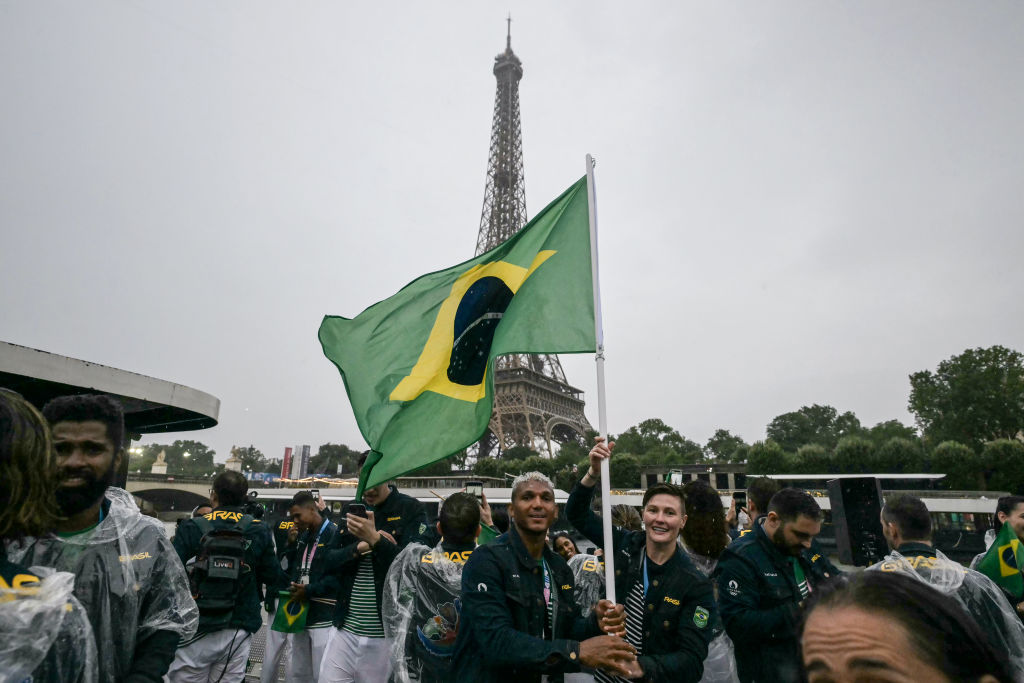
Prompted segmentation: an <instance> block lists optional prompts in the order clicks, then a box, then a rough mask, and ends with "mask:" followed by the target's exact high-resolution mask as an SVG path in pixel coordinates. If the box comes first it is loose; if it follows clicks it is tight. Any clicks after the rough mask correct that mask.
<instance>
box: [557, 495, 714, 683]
mask: <svg viewBox="0 0 1024 683" xmlns="http://www.w3.org/2000/svg"><path fill="white" fill-rule="evenodd" d="M595 488H596V487H592V486H584V485H583V484H582V482H579V483H577V484H576V486H575V487H573V490H572V493H570V494H569V500H568V501H566V503H565V515H566V517H568V518H569V521H570V522H571V523H572V525H573V526H574V527H576V529H577V530H578V531H579V532H580V533H581V534H583V535H584V536H586V537H587V538H589V539H590V540H591V541H592V542H594V543H597V544H598V545H601V546H603V545H604V527H603V525H602V522H601V518H600V517H598V516H597V515H596V514H594V512H593V510H592V509H591V505H590V503H591V500H592V499H593V497H594V489H595ZM612 543H613V545H614V548H615V597H616V599H617V600H618V602H619V603H621V604H625V601H626V596H628V595H629V591H630V590H631V589H632V588H633V585H634V584H635V583H636V582H637V580H638V579H639V580H643V577H642V574H641V572H642V564H641V560H643V558H644V556H645V555H646V553H647V550H646V548H647V534H646V533H645V532H643V531H626V530H625V529H620V528H618V527H614V528H613V529H612ZM606 552H607V550H606ZM662 577H663V578H662V579H661V580H654V581H651V583H650V585H649V586H648V589H647V594H646V596H645V600H644V608H645V610H644V627H643V628H644V632H643V654H641V655H640V657H639V661H640V666H641V667H642V668H643V670H644V678H643V679H642V680H647V681H667V680H672V681H680V682H681V683H688V682H693V683H696V682H697V681H699V680H700V679H701V676H702V675H703V673H704V659H705V658H706V657H707V655H708V644H709V643H710V642H711V639H712V638H713V637H714V636H715V635H717V633H718V632H720V631H721V628H722V627H721V622H720V620H719V617H718V608H717V607H716V606H715V595H714V588H713V586H712V584H711V581H709V580H708V579H707V578H706V577H705V576H704V575H703V574H702V573H701V572H700V570H699V569H697V568H696V567H695V566H693V563H692V562H691V561H690V558H688V557H687V556H686V553H685V552H683V550H682V548H680V549H679V550H677V551H676V553H675V554H674V555H672V557H671V558H670V559H669V560H668V563H667V566H666V567H665V572H664V573H663V575H662Z"/></svg>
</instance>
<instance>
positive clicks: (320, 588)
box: [285, 513, 339, 626]
mask: <svg viewBox="0 0 1024 683" xmlns="http://www.w3.org/2000/svg"><path fill="white" fill-rule="evenodd" d="M321 514H323V513H321ZM323 519H324V521H325V522H327V526H326V527H324V530H323V532H322V533H320V529H319V528H316V529H307V530H306V531H303V532H302V533H301V534H299V537H298V538H297V539H296V542H295V545H289V546H288V547H287V549H286V552H285V557H287V558H288V577H289V578H290V579H291V580H292V581H294V582H295V583H300V581H299V579H300V576H299V574H300V573H301V569H302V566H301V565H302V556H303V555H304V554H305V553H306V551H307V548H309V546H310V544H311V543H312V542H313V541H316V542H317V544H316V551H315V552H314V553H313V561H312V563H311V564H310V567H309V584H308V585H307V586H306V598H307V599H308V600H309V613H308V614H307V615H306V624H307V625H308V626H313V625H314V624H323V623H330V622H331V621H332V620H333V618H334V606H335V599H336V597H337V595H338V585H339V582H338V578H337V576H334V575H332V574H330V573H328V572H327V548H328V546H329V545H330V543H331V541H333V540H334V537H335V536H336V535H337V533H338V525H337V524H335V523H334V522H332V521H330V520H329V519H327V517H326V516H325V517H324V518H323ZM318 533H319V537H318Z"/></svg>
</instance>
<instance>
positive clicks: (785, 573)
mask: <svg viewBox="0 0 1024 683" xmlns="http://www.w3.org/2000/svg"><path fill="white" fill-rule="evenodd" d="M820 531H821V508H820V507H818V504H817V503H816V502H815V500H814V498H813V497H811V496H810V494H808V493H806V492H804V491H799V490H797V489H792V488H786V489H782V490H781V491H779V492H778V493H776V494H775V495H774V496H772V498H771V501H769V503H768V514H767V516H765V517H764V518H762V519H760V520H758V522H757V523H755V524H754V530H753V532H752V533H749V534H747V535H745V536H742V537H740V538H739V539H737V540H735V541H733V542H732V543H731V544H729V546H728V547H727V548H726V549H725V551H724V552H723V553H722V555H721V557H720V558H719V560H718V567H717V569H716V570H715V576H716V577H717V580H718V604H719V607H720V608H721V610H722V621H724V622H725V630H726V632H727V633H728V634H729V637H730V638H732V640H733V642H734V643H736V664H737V667H738V668H739V676H740V680H741V681H743V682H744V683H747V682H748V681H757V682H758V683H762V682H779V683H789V682H790V681H794V682H795V681H799V680H801V671H800V652H799V644H798V642H797V635H796V634H797V625H798V624H799V623H800V618H801V614H802V611H803V610H802V608H803V603H804V600H806V599H807V597H808V596H809V595H810V594H811V593H812V592H813V591H814V590H815V588H816V587H817V586H818V585H820V584H821V583H823V582H824V581H825V580H826V579H828V578H829V577H832V576H837V575H838V574H839V573H840V572H839V570H838V569H836V568H835V567H834V566H833V565H832V563H831V562H829V561H828V558H826V557H825V556H823V555H821V554H820V553H817V552H814V550H813V549H812V548H811V541H812V540H813V539H814V537H815V536H817V535H818V533H819V532H820Z"/></svg>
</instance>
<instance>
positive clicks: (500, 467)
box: [473, 458, 507, 477]
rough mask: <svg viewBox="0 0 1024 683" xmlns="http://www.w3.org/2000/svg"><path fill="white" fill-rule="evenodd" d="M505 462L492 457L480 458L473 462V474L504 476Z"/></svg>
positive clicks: (479, 475)
mask: <svg viewBox="0 0 1024 683" xmlns="http://www.w3.org/2000/svg"><path fill="white" fill-rule="evenodd" d="M506 464H507V463H506V462H505V461H504V460H496V459H494V458H480V459H479V460H477V461H476V462H475V463H474V464H473V474H475V475H476V476H478V477H501V476H504V473H505V466H506Z"/></svg>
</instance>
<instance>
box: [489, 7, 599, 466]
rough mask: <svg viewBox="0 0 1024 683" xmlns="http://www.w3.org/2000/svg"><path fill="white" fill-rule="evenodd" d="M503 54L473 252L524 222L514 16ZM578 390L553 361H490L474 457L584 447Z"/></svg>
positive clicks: (519, 357) (497, 65) (523, 357)
mask: <svg viewBox="0 0 1024 683" xmlns="http://www.w3.org/2000/svg"><path fill="white" fill-rule="evenodd" d="M508 22H509V23H508V34H507V36H506V39H505V51H504V52H502V53H501V54H499V55H498V56H497V57H495V58H494V77H495V79H496V80H497V82H498V84H497V92H496V94H495V96H494V120H493V123H492V124H491V150H490V157H489V159H488V162H487V183H486V186H485V189H484V205H483V210H482V211H481V213H480V232H479V235H478V236H477V240H476V253H477V254H478V255H479V254H482V253H484V252H485V251H488V250H490V249H493V248H494V247H496V246H498V245H499V244H501V243H502V242H504V241H505V240H507V239H508V238H509V237H511V236H512V235H514V234H515V233H517V232H519V230H521V229H522V227H523V225H525V224H526V222H527V217H526V181H525V178H524V176H523V137H522V130H521V127H520V118H519V81H520V79H522V77H523V64H522V62H521V61H520V60H519V57H517V56H516V55H515V53H514V52H512V19H511V17H509V19H508ZM583 405H584V403H583V392H582V391H580V390H579V389H577V388H575V387H573V386H571V385H570V384H569V383H568V382H567V381H566V379H565V372H564V371H563V370H562V363H561V362H560V361H559V360H558V356H555V355H550V354H544V355H528V354H514V355H508V356H500V357H499V358H498V359H497V360H496V362H495V372H494V412H493V413H492V414H491V421H490V424H489V425H488V429H487V432H486V433H485V434H484V436H483V438H481V439H480V442H479V445H478V446H479V447H478V449H477V458H485V457H488V456H490V455H496V454H497V452H500V451H501V450H503V449H506V448H511V447H512V446H526V447H528V448H531V449H533V450H535V451H537V452H539V453H546V454H547V455H548V456H551V455H552V454H553V452H552V447H551V443H552V441H554V442H557V443H566V442H567V441H577V442H580V443H582V442H583V439H584V437H585V434H586V430H588V429H591V426H590V423H589V422H587V418H586V416H585V415H584V414H583Z"/></svg>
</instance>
